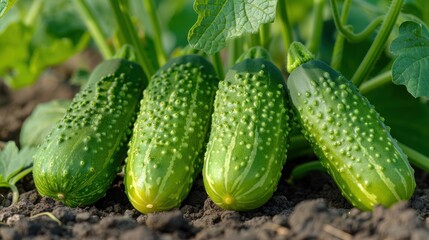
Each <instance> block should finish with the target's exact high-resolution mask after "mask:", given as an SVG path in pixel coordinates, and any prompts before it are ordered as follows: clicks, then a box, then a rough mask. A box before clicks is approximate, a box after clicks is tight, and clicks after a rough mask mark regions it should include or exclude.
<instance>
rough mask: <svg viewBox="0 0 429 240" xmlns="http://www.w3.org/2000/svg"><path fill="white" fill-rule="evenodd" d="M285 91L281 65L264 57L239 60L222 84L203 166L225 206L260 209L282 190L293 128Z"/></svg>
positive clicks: (218, 201)
mask: <svg viewBox="0 0 429 240" xmlns="http://www.w3.org/2000/svg"><path fill="white" fill-rule="evenodd" d="M285 91H286V90H285V85H284V81H283V77H282V74H281V72H280V71H279V69H278V68H277V67H275V66H274V65H273V64H272V63H271V62H269V61H267V60H265V59H262V58H259V59H246V60H244V61H242V62H240V63H238V64H236V65H235V66H233V67H232V68H231V70H229V71H228V72H227V75H226V77H225V80H224V81H222V82H220V84H219V90H218V92H217V94H216V100H215V109H214V113H213V117H212V127H211V133H210V139H209V142H208V144H207V151H206V155H205V159H204V167H203V180H204V186H205V189H206V191H207V193H208V195H209V196H210V198H211V199H212V200H213V202H214V203H216V204H217V205H219V206H220V207H222V208H224V209H231V210H237V211H247V210H251V209H255V208H258V207H260V206H262V205H263V204H264V203H266V202H267V201H268V200H269V199H270V198H271V196H272V194H273V193H274V191H275V190H276V188H277V184H278V181H279V179H280V176H281V172H282V168H283V165H284V163H285V161H286V149H287V136H288V134H289V131H290V126H289V115H288V114H289V111H288V110H287V109H288V107H287V98H286V95H285Z"/></svg>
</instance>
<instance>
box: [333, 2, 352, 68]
mask: <svg viewBox="0 0 429 240" xmlns="http://www.w3.org/2000/svg"><path fill="white" fill-rule="evenodd" d="M334 1H335V0H334ZM334 4H335V3H334ZM332 5H333V4H332V1H331V6H332ZM350 5H351V1H350V0H345V1H344V4H343V10H342V12H341V20H340V23H339V24H340V25H345V24H347V18H348V16H349V11H350ZM332 8H334V7H332ZM332 11H333V12H334V13H333V15H336V14H337V11H336V10H332ZM334 19H335V17H334ZM337 21H338V20H337ZM344 40H345V37H344V35H343V34H337V39H336V40H335V44H334V50H333V52H332V59H331V67H332V68H333V69H336V70H339V69H340V67H341V61H342V60H343V49H344Z"/></svg>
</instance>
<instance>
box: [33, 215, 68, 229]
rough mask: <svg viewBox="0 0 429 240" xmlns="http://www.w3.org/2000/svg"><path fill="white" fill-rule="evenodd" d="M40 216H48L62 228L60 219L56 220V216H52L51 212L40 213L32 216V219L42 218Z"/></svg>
mask: <svg viewBox="0 0 429 240" xmlns="http://www.w3.org/2000/svg"><path fill="white" fill-rule="evenodd" d="M40 216H47V217H49V218H50V219H52V220H54V221H55V222H57V223H58V225H60V226H61V225H62V223H61V221H60V220H59V219H58V218H56V217H55V215H54V214H52V213H50V212H41V213H38V214H35V215H32V216H31V217H30V218H37V217H40Z"/></svg>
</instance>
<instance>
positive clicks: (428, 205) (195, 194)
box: [0, 56, 429, 240]
mask: <svg viewBox="0 0 429 240" xmlns="http://www.w3.org/2000/svg"><path fill="white" fill-rule="evenodd" d="M86 57H88V56H86ZM76 62H79V59H77V60H76V59H75V60H74V61H73V60H72V61H70V62H68V63H67V64H65V65H62V66H61V67H56V68H53V69H50V70H49V71H47V72H45V73H44V74H43V76H42V77H41V78H40V80H39V81H38V82H37V83H36V84H35V85H33V86H32V87H29V88H25V89H22V90H19V91H11V90H10V89H8V88H7V87H6V86H4V85H2V83H1V81H0V148H1V147H2V145H3V144H4V143H5V142H6V141H10V140H13V141H16V142H17V143H18V144H19V131H20V128H21V125H22V122H23V121H24V120H25V119H26V118H27V117H28V115H29V114H30V113H31V112H32V110H33V109H34V107H35V106H36V105H37V104H38V103H41V102H46V101H50V100H52V99H70V98H72V97H73V96H74V94H75V93H76V92H77V91H78V88H77V87H75V86H72V85H70V84H69V83H68V79H69V78H70V75H71V73H72V70H73V68H74V67H75V64H76ZM306 160H307V159H296V160H293V161H289V162H288V163H287V164H286V166H285V168H284V171H283V175H282V178H281V180H280V182H279V185H278V189H277V191H276V192H275V193H274V195H273V197H272V198H271V199H270V200H269V201H268V202H267V203H266V204H265V205H264V206H262V207H260V208H258V209H255V210H252V211H248V212H236V211H228V210H223V209H221V208H219V207H217V206H216V205H215V204H214V203H213V202H212V201H211V200H210V199H209V198H208V196H207V194H206V192H205V190H204V186H203V182H202V179H201V177H199V178H198V179H197V180H196V182H195V184H194V186H193V188H192V190H191V192H190V193H189V195H188V197H187V198H186V199H185V201H184V202H183V204H182V205H181V206H180V207H179V208H177V209H174V210H171V211H168V212H161V213H153V214H147V215H145V214H141V213H139V212H138V211H136V210H135V209H134V208H133V207H132V205H131V204H130V203H129V201H128V199H127V197H126V195H125V193H124V189H125V188H124V185H123V177H122V176H121V175H118V177H117V178H116V179H115V181H114V183H113V184H112V186H111V188H110V189H109V190H108V192H107V194H106V196H105V197H104V198H102V199H100V200H99V201H98V202H97V203H95V204H94V205H93V206H89V207H85V208H80V207H78V208H70V207H66V206H64V205H63V204H62V203H60V202H56V201H54V200H52V199H50V198H46V197H41V196H40V195H39V194H38V193H37V191H36V190H35V187H34V183H33V180H32V176H31V174H29V175H28V176H26V177H25V178H24V179H22V180H21V181H19V183H18V188H19V190H20V198H19V202H18V203H16V204H14V205H11V200H12V194H11V193H10V191H9V190H8V189H7V188H0V239H5V240H7V239H126V240H132V239H148V240H149V239H246V240H247V239H250V240H251V239H267V240H268V239H344V240H349V239H429V219H428V216H429V184H428V183H429V175H428V174H427V173H424V172H422V171H420V170H418V169H416V181H417V188H416V191H415V193H414V196H413V197H412V198H411V199H410V200H409V201H407V202H400V203H398V204H396V205H394V206H392V207H391V208H389V209H385V208H383V207H376V208H375V209H374V210H373V211H372V212H362V211H359V210H357V209H355V208H353V207H352V206H351V205H350V204H348V202H347V201H346V200H345V199H344V198H343V197H342V196H341V193H340V191H339V190H338V188H337V187H336V186H335V184H334V183H333V181H332V180H331V179H330V177H329V176H328V175H327V174H325V173H321V172H314V173H311V174H310V175H308V176H306V177H304V178H302V179H298V180H295V181H294V182H293V183H290V182H288V181H286V179H287V178H288V174H289V172H290V169H291V168H292V167H293V165H294V164H297V162H298V161H306Z"/></svg>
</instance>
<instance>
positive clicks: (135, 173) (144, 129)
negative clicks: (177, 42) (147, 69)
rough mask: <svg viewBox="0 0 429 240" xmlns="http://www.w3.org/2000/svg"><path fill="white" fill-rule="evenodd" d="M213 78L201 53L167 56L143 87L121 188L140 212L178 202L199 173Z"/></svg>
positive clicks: (205, 139)
mask: <svg viewBox="0 0 429 240" xmlns="http://www.w3.org/2000/svg"><path fill="white" fill-rule="evenodd" d="M217 85H218V79H217V77H216V74H215V71H214V68H213V67H212V65H211V64H210V63H209V62H208V61H207V60H206V59H205V58H204V57H202V56H199V55H184V56H181V57H178V58H174V59H171V60H170V61H168V62H167V63H166V64H165V65H164V66H163V67H162V68H161V69H159V70H158V72H157V73H156V74H155V75H154V76H153V77H152V79H151V82H150V83H149V86H148V87H147V89H146V90H145V92H144V96H143V99H142V101H141V108H140V112H139V115H138V117H137V121H136V123H135V126H134V131H133V136H132V139H131V141H130V148H129V151H128V157H127V165H126V176H125V187H126V193H127V196H128V199H129V200H130V202H131V203H132V205H133V206H134V207H135V208H136V209H137V210H138V211H140V212H142V213H150V212H159V211H166V210H170V209H172V208H174V207H178V206H179V205H180V204H181V202H182V201H183V200H184V198H185V197H186V196H187V195H188V193H189V191H190V189H191V186H192V184H193V182H194V180H195V178H196V176H197V175H198V174H199V173H200V172H201V168H202V157H201V151H203V149H204V147H205V143H206V142H207V136H208V131H209V126H210V119H211V114H212V112H213V101H214V97H215V94H216V90H217Z"/></svg>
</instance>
